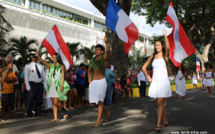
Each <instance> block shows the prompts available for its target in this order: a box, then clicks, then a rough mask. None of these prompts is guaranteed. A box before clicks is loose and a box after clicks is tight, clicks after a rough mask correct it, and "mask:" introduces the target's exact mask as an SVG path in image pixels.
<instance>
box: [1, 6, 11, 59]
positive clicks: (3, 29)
mask: <svg viewBox="0 0 215 134" xmlns="http://www.w3.org/2000/svg"><path fill="white" fill-rule="evenodd" d="M4 11H5V8H4V7H3V6H2V5H0V56H2V57H5V56H6V55H7V52H6V51H5V45H8V43H7V41H6V40H5V36H6V35H7V34H8V33H9V32H10V31H11V30H13V27H12V26H11V24H10V23H9V22H7V20H6V19H5V18H4V16H3V13H4Z"/></svg>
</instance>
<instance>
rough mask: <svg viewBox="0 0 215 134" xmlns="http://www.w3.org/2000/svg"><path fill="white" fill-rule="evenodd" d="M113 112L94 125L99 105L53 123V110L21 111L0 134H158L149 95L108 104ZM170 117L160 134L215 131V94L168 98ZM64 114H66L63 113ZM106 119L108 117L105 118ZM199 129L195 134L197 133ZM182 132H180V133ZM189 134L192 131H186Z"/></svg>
mask: <svg viewBox="0 0 215 134" xmlns="http://www.w3.org/2000/svg"><path fill="white" fill-rule="evenodd" d="M213 96H215V92H213ZM107 108H108V109H109V110H110V111H111V112H112V113H113V116H112V120H111V121H110V122H109V123H103V126H100V127H98V128H91V127H90V125H91V124H92V123H94V121H95V120H96V117H97V108H96V107H86V108H83V109H76V110H72V111H69V115H70V119H69V120H67V121H60V122H57V123H53V124H50V123H49V121H50V120H51V119H52V113H48V114H47V115H46V116H42V117H32V118H25V117H23V115H22V113H21V112H20V113H17V117H16V118H15V119H10V120H7V121H5V122H3V123H0V134H24V133H28V134H49V133H51V134H67V133H73V134H148V133H149V134H155V133H156V132H154V131H153V128H154V127H155V125H156V121H157V104H156V100H154V99H150V98H148V97H144V98H131V99H121V100H119V101H118V102H117V103H116V104H113V105H110V106H107ZM166 109H167V117H168V121H169V126H168V127H166V128H164V129H162V131H161V132H160V133H165V134H173V132H175V134H176V133H177V132H180V134H181V133H183V132H185V131H186V132H189V134H191V132H193V134H197V133H198V132H199V133H200V132H201V133H202V134H203V133H204V132H207V133H210V134H215V97H213V98H208V93H207V92H206V91H204V92H203V91H202V90H201V89H198V91H192V90H188V91H187V98H185V99H182V100H178V99H177V95H175V93H173V97H172V98H169V99H167V105H166ZM60 117H62V113H60ZM104 118H105V117H104ZM194 132H195V133H194ZM178 134H179V133H178ZM184 134H188V133H184Z"/></svg>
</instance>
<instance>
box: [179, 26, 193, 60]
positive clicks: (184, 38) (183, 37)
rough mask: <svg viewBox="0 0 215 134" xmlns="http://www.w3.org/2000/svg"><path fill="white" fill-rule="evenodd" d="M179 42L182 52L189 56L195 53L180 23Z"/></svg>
mask: <svg viewBox="0 0 215 134" xmlns="http://www.w3.org/2000/svg"><path fill="white" fill-rule="evenodd" d="M179 42H180V43H181V45H182V47H183V48H184V51H185V52H186V53H187V55H188V56H190V55H191V54H193V53H196V49H195V48H194V47H193V45H192V43H191V42H190V40H189V38H188V37H187V34H186V33H185V31H184V29H183V27H182V26H181V23H180V22H179Z"/></svg>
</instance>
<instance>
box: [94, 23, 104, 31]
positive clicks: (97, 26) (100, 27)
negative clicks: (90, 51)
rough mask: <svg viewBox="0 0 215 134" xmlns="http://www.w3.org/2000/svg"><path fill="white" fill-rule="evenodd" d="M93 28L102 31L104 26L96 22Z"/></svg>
mask: <svg viewBox="0 0 215 134" xmlns="http://www.w3.org/2000/svg"><path fill="white" fill-rule="evenodd" d="M94 28H97V29H100V30H103V29H105V25H104V24H102V23H101V22H97V21H95V22H94Z"/></svg>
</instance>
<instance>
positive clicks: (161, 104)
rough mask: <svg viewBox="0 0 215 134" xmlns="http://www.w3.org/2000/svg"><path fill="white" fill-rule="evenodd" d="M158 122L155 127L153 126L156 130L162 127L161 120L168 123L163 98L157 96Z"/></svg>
mask: <svg viewBox="0 0 215 134" xmlns="http://www.w3.org/2000/svg"><path fill="white" fill-rule="evenodd" d="M157 103H158V122H157V128H155V130H156V131H159V130H160V128H161V127H162V125H161V121H162V120H163V123H164V124H168V121H167V118H166V112H165V107H164V104H165V99H164V98H158V99H157Z"/></svg>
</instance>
